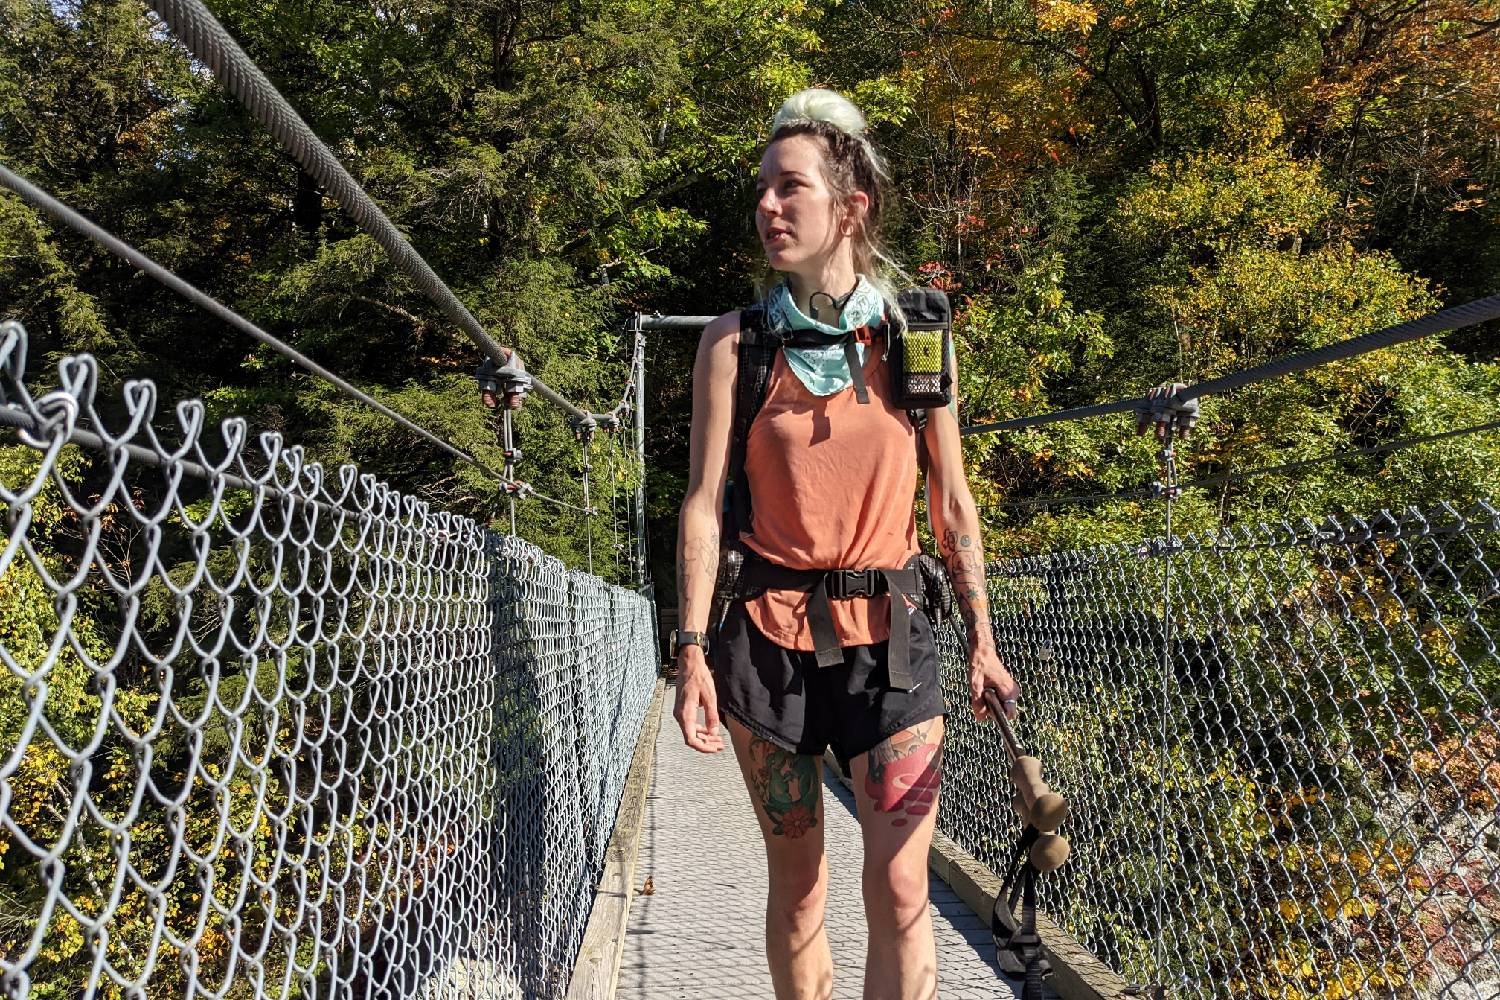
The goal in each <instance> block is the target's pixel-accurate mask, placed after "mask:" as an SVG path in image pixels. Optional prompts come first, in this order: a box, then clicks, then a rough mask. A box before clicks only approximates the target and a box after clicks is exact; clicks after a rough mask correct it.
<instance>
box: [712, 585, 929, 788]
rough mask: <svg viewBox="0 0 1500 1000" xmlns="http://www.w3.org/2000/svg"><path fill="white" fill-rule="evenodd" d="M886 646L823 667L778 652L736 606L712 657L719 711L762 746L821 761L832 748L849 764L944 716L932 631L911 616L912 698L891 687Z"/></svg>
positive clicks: (859, 649)
mask: <svg viewBox="0 0 1500 1000" xmlns="http://www.w3.org/2000/svg"><path fill="white" fill-rule="evenodd" d="M886 645H887V644H886V643H884V642H877V643H874V644H873V645H868V646H845V647H844V662H843V663H841V664H839V665H837V666H829V667H820V666H818V661H817V657H816V655H815V654H813V653H810V652H802V651H799V650H795V649H787V648H785V647H783V646H778V645H777V644H776V643H774V642H772V641H771V640H770V639H768V638H766V636H765V633H763V632H761V630H760V629H758V628H756V627H755V624H754V623H753V622H752V621H750V618H749V616H748V615H746V614H745V604H744V602H743V601H736V602H734V604H732V605H731V606H730V608H729V613H728V614H726V615H725V616H724V624H723V625H722V626H721V627H720V628H719V632H718V637H717V641H715V643H714V651H713V674H714V689H715V692H716V694H717V695H718V700H719V710H720V711H721V712H723V713H724V714H725V715H728V716H730V717H731V718H733V719H735V720H737V721H738V722H740V723H743V724H744V726H745V728H746V729H748V730H750V731H751V732H752V733H754V734H755V735H756V736H759V737H760V738H761V739H764V740H769V741H770V742H772V743H774V744H776V745H777V746H779V747H781V748H782V749H783V750H789V751H791V752H792V753H799V754H815V755H818V756H821V755H822V753H823V750H824V748H825V747H829V746H831V747H833V753H834V756H835V757H837V758H838V761H839V765H840V766H841V767H842V768H843V769H844V773H845V774H847V773H849V761H850V760H851V759H852V758H854V757H858V756H859V755H860V754H862V753H865V752H867V751H869V750H871V749H873V748H874V747H875V746H877V745H878V744H879V743H880V742H881V741H882V740H884V739H886V738H887V737H889V736H892V735H894V734H896V733H899V732H900V731H901V730H903V729H906V728H907V727H908V726H914V725H916V724H917V723H919V722H926V721H927V720H928V719H934V718H937V717H938V716H940V715H946V714H947V713H946V711H945V706H944V704H943V686H942V682H941V680H940V679H939V673H938V666H939V665H938V651H937V642H936V641H935V640H934V639H933V635H932V623H931V622H929V621H928V620H927V616H926V615H925V614H923V613H922V612H921V611H920V610H916V611H913V612H912V615H911V645H910V664H911V678H912V683H913V684H914V685H915V686H914V687H913V688H912V689H911V690H910V691H896V690H893V689H892V688H891V687H890V675H889V673H888V671H887V668H886Z"/></svg>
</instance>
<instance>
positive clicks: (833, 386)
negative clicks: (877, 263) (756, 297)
mask: <svg viewBox="0 0 1500 1000" xmlns="http://www.w3.org/2000/svg"><path fill="white" fill-rule="evenodd" d="M820 298H821V296H820ZM884 312H885V300H884V299H882V298H881V296H880V292H879V291H877V290H876V288H875V286H874V285H872V284H870V282H869V280H868V279H866V278H865V276H864V275H862V274H861V275H859V276H858V280H857V281H856V282H855V285H854V291H852V292H850V293H849V299H848V301H847V302H845V303H844V311H843V313H842V314H841V315H840V316H839V321H838V322H839V325H838V326H830V325H829V324H827V323H822V322H819V321H818V320H815V319H810V318H808V317H807V316H806V315H804V314H803V312H802V310H801V309H798V308H797V300H796V299H794V298H793V297H792V290H791V286H790V285H788V284H787V282H785V281H783V282H780V283H778V284H777V285H776V287H774V288H772V289H771V293H770V295H768V296H767V297H766V319H767V320H768V321H769V322H768V325H769V326H770V327H771V328H772V329H778V328H779V329H791V330H816V331H817V332H818V333H821V334H823V335H824V336H826V337H827V338H828V345H827V346H826V347H823V346H818V347H786V348H783V349H782V353H783V354H785V355H786V364H787V367H788V368H790V369H791V371H792V374H793V375H796V376H797V381H799V382H801V383H802V384H803V385H804V386H806V387H807V391H808V392H810V393H812V394H813V395H814V396H832V395H833V394H834V393H836V392H840V391H842V390H844V389H847V388H848V387H849V385H850V383H851V382H852V380H853V375H851V374H850V372H849V364H848V362H847V361H846V360H845V359H844V346H843V342H844V338H845V336H847V335H848V333H849V332H850V331H851V330H857V329H859V328H860V327H862V326H875V325H876V324H877V323H879V322H880V320H881V317H882V316H883V315H884ZM865 347H866V345H864V344H855V350H857V351H858V352H859V360H860V363H861V364H863V363H864V360H865Z"/></svg>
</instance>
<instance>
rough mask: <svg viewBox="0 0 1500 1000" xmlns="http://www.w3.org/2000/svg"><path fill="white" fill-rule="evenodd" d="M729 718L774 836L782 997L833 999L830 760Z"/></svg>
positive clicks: (775, 970)
mask: <svg viewBox="0 0 1500 1000" xmlns="http://www.w3.org/2000/svg"><path fill="white" fill-rule="evenodd" d="M726 724H727V725H728V726H729V734H730V737H731V741H732V742H733V743H734V752H735V756H736V757H738V758H739V762H740V773H741V774H743V775H744V777H745V786H746V787H747V788H748V789H749V790H750V799H751V801H752V802H753V803H754V804H755V815H756V818H757V819H759V820H760V832H761V835H762V836H763V837H764V838H765V842H766V867H767V870H768V872H769V875H770V890H769V892H768V894H767V897H766V956H767V958H769V960H770V964H771V982H772V983H774V984H775V987H776V1000H827V998H828V997H830V996H832V994H833V958H832V956H831V955H830V954H829V951H828V935H827V933H826V932H825V931H824V925H823V904H824V902H825V900H826V898H827V895H828V863H827V861H826V860H825V859H824V856H823V769H822V761H821V760H820V759H819V758H817V757H813V756H809V755H807V754H794V753H790V752H788V751H786V750H783V749H782V748H781V747H778V746H776V745H775V744H774V743H771V742H769V741H767V740H763V739H761V738H760V737H758V736H756V735H754V734H753V733H751V732H750V731H749V730H748V729H746V728H745V727H744V726H743V725H741V724H740V722H739V721H738V720H736V719H726ZM710 916H711V914H707V913H706V914H705V917H710Z"/></svg>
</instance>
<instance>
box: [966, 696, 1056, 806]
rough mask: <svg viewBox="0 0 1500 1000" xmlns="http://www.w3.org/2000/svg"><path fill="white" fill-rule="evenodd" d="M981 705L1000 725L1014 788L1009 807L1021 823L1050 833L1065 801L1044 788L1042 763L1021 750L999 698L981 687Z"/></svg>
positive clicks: (1049, 789)
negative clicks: (1014, 793) (1013, 796)
mask: <svg viewBox="0 0 1500 1000" xmlns="http://www.w3.org/2000/svg"><path fill="white" fill-rule="evenodd" d="M984 703H985V705H986V706H988V708H989V710H990V714H991V715H993V716H994V717H995V721H996V722H998V723H999V724H1000V735H1001V737H1002V738H1003V739H1004V741H1005V751H1006V754H1007V755H1008V756H1009V757H1010V779H1011V781H1012V782H1013V783H1014V784H1015V786H1016V797H1015V798H1014V799H1013V800H1012V803H1011V804H1012V805H1013V806H1014V807H1015V810H1016V814H1017V815H1018V816H1020V817H1021V822H1022V823H1030V824H1032V825H1034V826H1035V827H1036V828H1037V829H1038V830H1040V831H1042V832H1043V833H1052V832H1054V831H1055V830H1056V829H1057V828H1058V827H1059V826H1061V825H1062V824H1063V821H1065V820H1066V819H1067V818H1068V800H1067V799H1065V798H1063V797H1062V796H1061V795H1058V794H1057V793H1056V792H1054V791H1053V790H1052V789H1051V788H1048V787H1047V782H1046V781H1044V780H1043V779H1042V762H1041V761H1039V760H1037V759H1036V758H1035V757H1031V756H1028V755H1026V754H1025V753H1024V752H1023V751H1022V748H1021V743H1020V741H1019V740H1017V739H1016V734H1015V732H1014V731H1012V730H1011V728H1010V720H1009V719H1007V718H1006V717H1005V712H1004V711H1003V707H1004V706H1003V704H1002V703H1001V701H1000V696H999V695H998V694H996V693H995V692H994V691H993V690H991V689H990V688H985V689H984Z"/></svg>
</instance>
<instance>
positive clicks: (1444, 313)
mask: <svg viewBox="0 0 1500 1000" xmlns="http://www.w3.org/2000/svg"><path fill="white" fill-rule="evenodd" d="M1494 319H1500V295H1490V296H1487V297H1485V298H1482V299H1475V300H1474V301H1472V302H1466V303H1464V304H1463V305H1458V306H1453V307H1452V308H1450V309H1442V310H1439V311H1438V312H1434V313H1429V314H1427V315H1426V316H1421V317H1418V318H1417V319H1412V320H1407V321H1406V322H1404V323H1397V324H1396V325H1394V326H1388V327H1385V328H1384V329H1381V330H1376V331H1374V332H1373V333H1366V334H1362V335H1361V336H1358V337H1351V338H1349V339H1348V340H1341V341H1339V342H1338V343H1335V344H1326V345H1324V346H1323V347H1319V348H1315V349H1313V350H1311V351H1303V352H1302V353H1300V354H1292V355H1288V356H1287V357H1284V358H1277V359H1276V360H1275V361H1268V362H1267V363H1265V364H1263V365H1257V366H1255V367H1254V368H1247V369H1245V370H1244V371H1239V372H1233V373H1231V374H1229V375H1225V376H1223V377H1221V378H1216V379H1209V380H1208V381H1206V382H1199V383H1197V384H1195V385H1190V386H1188V387H1187V388H1186V389H1183V390H1182V391H1181V392H1179V393H1177V395H1176V396H1174V397H1172V400H1171V402H1172V403H1174V404H1181V403H1187V402H1191V401H1192V400H1195V399H1198V398H1199V397H1202V396H1209V395H1218V394H1220V393H1224V392H1229V391H1230V390H1232V389H1240V388H1243V387H1244V386H1247V385H1250V384H1251V383H1254V382H1263V381H1265V380H1267V379H1272V378H1279V377H1281V376H1282V375H1290V374H1293V373H1294V372H1300V371H1306V370H1307V369H1309V368H1317V367H1320V366H1322V365H1326V364H1329V363H1331V362H1334V361H1340V360H1343V359H1345V358H1352V357H1356V356H1358V355H1360V354H1368V353H1370V352H1371V351H1378V350H1380V349H1382V348H1386V347H1394V346H1395V345H1397V344H1403V343H1406V342H1407V341H1411V340H1418V339H1421V338H1422V337H1430V336H1432V335H1433V334H1437V333H1448V332H1451V331H1453V330H1459V329H1462V328H1463V327H1466V326H1475V325H1477V324H1479V323H1485V322H1489V321H1490V320H1494ZM1150 405H1151V400H1150V399H1149V398H1148V397H1145V396H1140V397H1134V398H1130V399H1117V400H1114V401H1112V402H1108V403H1095V404H1093V405H1091V406H1078V407H1074V408H1072V409H1067V410H1054V411H1053V412H1051V413H1042V414H1039V415H1037V416H1033V417H1016V418H1014V419H1011V420H1001V421H997V422H995V423H989V424H975V425H973V426H970V427H964V428H961V429H960V431H959V433H961V434H963V435H964V436H969V435H973V434H992V433H995V432H997V431H1018V430H1025V429H1027V428H1031V427H1042V426H1045V425H1046V424H1055V423H1060V422H1062V421H1065V420H1085V419H1087V418H1089V417H1102V416H1107V415H1109V414H1111V413H1129V412H1134V411H1136V410H1140V409H1143V408H1148V407H1149V406H1150Z"/></svg>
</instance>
